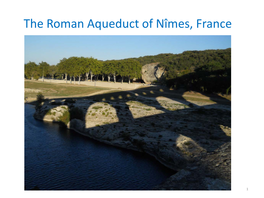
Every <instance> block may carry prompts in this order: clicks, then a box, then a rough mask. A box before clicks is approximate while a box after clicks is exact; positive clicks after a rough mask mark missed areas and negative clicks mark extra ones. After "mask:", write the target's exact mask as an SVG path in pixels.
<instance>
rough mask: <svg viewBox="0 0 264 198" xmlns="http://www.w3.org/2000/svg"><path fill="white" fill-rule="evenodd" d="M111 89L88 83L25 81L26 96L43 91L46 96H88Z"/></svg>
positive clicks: (32, 96)
mask: <svg viewBox="0 0 264 198" xmlns="http://www.w3.org/2000/svg"><path fill="white" fill-rule="evenodd" d="M104 90H106V91H107V90H109V91H110V88H103V87H89V86H86V85H74V84H70V83H68V84H55V83H47V82H44V83H43V82H37V81H25V97H28V98H36V95H37V93H38V92H41V93H42V94H43V95H44V96H45V97H60V96H86V95H89V94H92V93H95V92H98V91H104Z"/></svg>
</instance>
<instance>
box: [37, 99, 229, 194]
mask: <svg viewBox="0 0 264 198" xmlns="http://www.w3.org/2000/svg"><path fill="white" fill-rule="evenodd" d="M157 101H158V102H157V103H154V102H153V101H151V100H149V99H144V97H137V96H131V97H129V99H125V98H122V99H120V100H119V101H104V102H97V101H94V100H92V99H80V100H76V101H74V103H73V101H65V100H64V101H63V100H62V101H59V100H58V101H54V100H53V101H46V102H45V103H43V104H42V105H41V106H40V107H39V108H38V109H37V110H36V113H35V115H34V117H35V118H36V119H39V120H44V121H49V122H58V121H60V117H61V116H62V115H64V113H65V112H67V111H69V109H70V108H72V107H73V106H74V107H76V108H79V109H81V110H82V111H83V115H85V116H84V117H83V119H82V120H81V119H71V120H70V121H69V122H68V124H67V127H68V128H70V129H73V130H74V131H76V132H78V133H80V134H82V135H84V136H88V137H90V138H93V139H95V140H98V141H100V142H103V143H106V144H109V145H113V146H117V147H121V148H126V149H130V150H135V151H139V152H145V153H147V154H149V155H151V156H153V157H155V158H156V159H157V160H158V161H159V162H160V163H162V164H163V165H165V166H167V167H168V168H170V169H172V170H175V172H177V173H176V174H175V175H173V176H171V177H170V178H169V179H168V180H167V181H166V182H164V183H163V184H161V185H159V186H157V187H156V188H155V189H176V190H190V189H193V190H199V189H202V190H230V189H231V143H230V142H231V138H230V136H231V128H230V127H231V126H230V123H231V115H230V111H227V110H219V109H213V108H211V109H206V110H205V109H204V108H200V107H198V106H194V107H193V106H192V107H190V106H188V105H185V104H182V103H180V102H177V101H174V100H164V99H157ZM60 104H61V105H60ZM65 104H67V105H65ZM148 104H151V105H148ZM219 123H221V126H219Z"/></svg>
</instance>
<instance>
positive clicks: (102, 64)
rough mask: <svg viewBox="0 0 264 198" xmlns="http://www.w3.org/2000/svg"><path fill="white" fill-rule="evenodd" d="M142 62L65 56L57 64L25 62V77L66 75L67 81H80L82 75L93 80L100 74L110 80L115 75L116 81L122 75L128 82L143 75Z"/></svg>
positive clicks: (37, 77)
mask: <svg viewBox="0 0 264 198" xmlns="http://www.w3.org/2000/svg"><path fill="white" fill-rule="evenodd" d="M141 67H142V66H141V64H140V63H139V62H138V61H136V60H133V59H125V60H109V61H100V60H97V59H94V58H87V57H75V56H74V57H70V58H63V59H62V60H60V62H59V63H58V64H57V65H49V64H48V63H46V62H41V63H39V64H38V65H37V64H36V63H34V62H29V63H27V64H25V77H26V78H28V79H39V78H40V77H42V79H43V81H44V77H46V76H50V77H52V79H53V78H54V76H55V75H56V76H61V77H62V78H63V77H65V80H66V83H67V80H68V78H69V79H70V82H72V79H73V80H74V81H75V79H76V77H77V78H78V79H79V83H80V80H81V78H82V77H84V76H85V77H86V80H88V79H89V76H90V79H91V81H93V79H94V76H96V78H97V79H98V77H99V76H100V77H101V78H102V81H104V79H105V77H108V81H110V79H111V77H113V80H114V82H116V77H117V76H120V77H121V79H122V83H123V79H124V77H127V79H128V83H130V79H134V78H140V77H141Z"/></svg>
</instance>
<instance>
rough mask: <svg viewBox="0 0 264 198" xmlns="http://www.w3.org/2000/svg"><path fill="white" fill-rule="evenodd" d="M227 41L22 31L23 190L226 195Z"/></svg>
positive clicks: (201, 37)
mask: <svg viewBox="0 0 264 198" xmlns="http://www.w3.org/2000/svg"><path fill="white" fill-rule="evenodd" d="M231 38H232V39H233V37H231V35H182V36H181V35H24V76H23V77H24V184H23V185H24V190H25V191H30V190H96V191H101V190H114V191H116V190H138V191H142V190H148V191H150V190H151V191H159V190H166V191H167V190H180V191H186V190H194V191H196V190H200V191H201V190H202V191H209V190H223V191H231V190H232V188H231V181H232V180H231V92H232V91H231V51H232V50H231Z"/></svg>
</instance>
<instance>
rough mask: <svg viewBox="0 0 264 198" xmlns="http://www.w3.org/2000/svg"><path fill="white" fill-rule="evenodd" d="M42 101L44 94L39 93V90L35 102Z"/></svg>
mask: <svg viewBox="0 0 264 198" xmlns="http://www.w3.org/2000/svg"><path fill="white" fill-rule="evenodd" d="M43 101H44V96H43V94H42V93H41V92H39V93H38V94H37V102H38V103H41V102H43Z"/></svg>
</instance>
